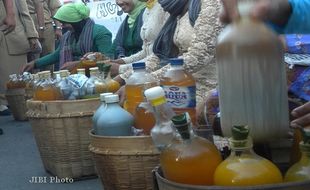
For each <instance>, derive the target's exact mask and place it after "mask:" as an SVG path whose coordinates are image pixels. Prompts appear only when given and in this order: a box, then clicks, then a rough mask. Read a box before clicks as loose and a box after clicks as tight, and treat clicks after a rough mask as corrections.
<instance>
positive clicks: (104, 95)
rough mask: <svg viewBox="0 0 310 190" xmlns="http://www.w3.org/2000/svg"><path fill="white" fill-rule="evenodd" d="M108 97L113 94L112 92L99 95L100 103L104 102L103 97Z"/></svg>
mask: <svg viewBox="0 0 310 190" xmlns="http://www.w3.org/2000/svg"><path fill="white" fill-rule="evenodd" d="M109 95H113V93H112V92H106V93H101V94H100V101H101V102H105V97H106V96H109Z"/></svg>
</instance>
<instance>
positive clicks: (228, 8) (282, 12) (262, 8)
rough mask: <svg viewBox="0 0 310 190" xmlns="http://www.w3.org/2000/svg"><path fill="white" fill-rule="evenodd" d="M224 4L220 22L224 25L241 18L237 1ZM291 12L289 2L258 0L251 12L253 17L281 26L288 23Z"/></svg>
mask: <svg viewBox="0 0 310 190" xmlns="http://www.w3.org/2000/svg"><path fill="white" fill-rule="evenodd" d="M222 3H223V10H222V13H221V15H220V20H221V21H222V22H223V23H230V22H231V21H233V20H235V19H236V18H238V17H239V13H238V11H237V10H238V9H237V0H222ZM291 12H292V7H291V5H290V4H289V2H288V1H287V0H278V1H272V0H258V1H256V5H255V6H254V7H253V9H252V11H251V16H252V17H255V18H258V19H262V20H265V21H270V22H272V23H274V24H278V25H280V26H281V25H285V24H286V23H287V21H288V19H289V17H290V15H291Z"/></svg>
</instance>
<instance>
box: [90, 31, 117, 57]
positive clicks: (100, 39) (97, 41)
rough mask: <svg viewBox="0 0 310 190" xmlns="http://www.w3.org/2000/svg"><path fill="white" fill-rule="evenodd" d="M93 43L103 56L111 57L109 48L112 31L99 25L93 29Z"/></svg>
mask: <svg viewBox="0 0 310 190" xmlns="http://www.w3.org/2000/svg"><path fill="white" fill-rule="evenodd" d="M95 26H96V25H95ZM94 33H96V34H94V36H95V37H94V45H95V47H96V50H97V51H98V52H101V53H102V54H104V55H105V56H108V57H110V58H111V57H113V53H112V50H111V47H112V33H111V32H110V31H109V30H108V29H106V28H105V27H100V28H98V30H96V31H94Z"/></svg>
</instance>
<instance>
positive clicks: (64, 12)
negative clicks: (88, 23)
mask: <svg viewBox="0 0 310 190" xmlns="http://www.w3.org/2000/svg"><path fill="white" fill-rule="evenodd" d="M89 13H90V9H89V8H88V7H87V6H86V5H85V4H84V3H68V4H65V5H63V6H61V7H60V8H59V9H58V10H57V12H56V14H55V16H54V18H55V19H57V20H59V21H62V22H68V23H75V22H79V21H81V20H83V19H86V18H88V17H89Z"/></svg>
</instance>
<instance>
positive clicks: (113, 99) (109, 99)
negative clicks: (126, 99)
mask: <svg viewBox="0 0 310 190" xmlns="http://www.w3.org/2000/svg"><path fill="white" fill-rule="evenodd" d="M104 99H105V103H107V104H108V103H115V102H119V97H118V95H117V94H112V95H108V96H105V97H104Z"/></svg>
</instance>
